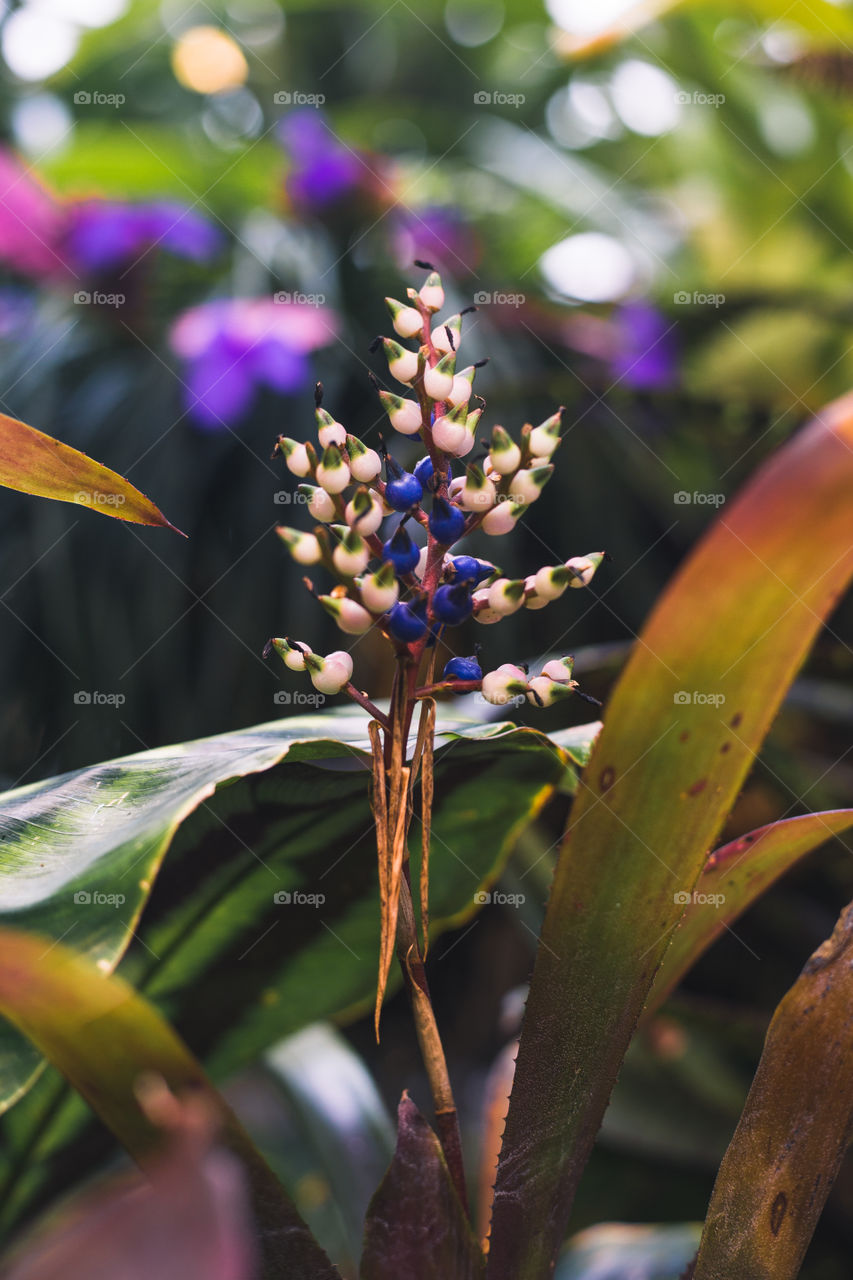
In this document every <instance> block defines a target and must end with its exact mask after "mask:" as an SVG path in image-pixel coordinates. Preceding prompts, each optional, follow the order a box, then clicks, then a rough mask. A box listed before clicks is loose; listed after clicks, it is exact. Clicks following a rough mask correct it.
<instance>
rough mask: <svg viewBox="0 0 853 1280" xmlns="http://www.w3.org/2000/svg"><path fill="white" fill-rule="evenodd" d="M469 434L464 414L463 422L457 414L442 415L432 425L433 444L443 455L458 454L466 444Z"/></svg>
mask: <svg viewBox="0 0 853 1280" xmlns="http://www.w3.org/2000/svg"><path fill="white" fill-rule="evenodd" d="M467 434H468V433H467V431H466V429H465V415H464V414H463V416H462V421H461V422H460V421H459V418H458V417H457V416H456V415H455V414H442V415H441V417H439V418H436V420H435V422H434V423H433V424H432V438H433V442H434V443H435V446H436V448H438V449H440V450H441V451H442V453H452V454H456V453H457V450H458V448H459V446H460V445H461V444H464V443H465V439H466V436H467Z"/></svg>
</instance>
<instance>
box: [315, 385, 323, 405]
mask: <svg viewBox="0 0 853 1280" xmlns="http://www.w3.org/2000/svg"><path fill="white" fill-rule="evenodd" d="M322 403H323V384H322V382H318V383H317V385H316V386H315V387H314V404H315V406H316V407H317V408H318V409H319V408H320V405H321V404H322Z"/></svg>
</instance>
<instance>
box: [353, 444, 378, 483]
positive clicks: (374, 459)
mask: <svg viewBox="0 0 853 1280" xmlns="http://www.w3.org/2000/svg"><path fill="white" fill-rule="evenodd" d="M346 443H347V456H348V457H349V469H350V473H351V474H352V478H353V480H358V481H359V483H360V484H369V483H370V481H371V480H375V479H376V477H377V476H378V475H379V472H380V471H381V470H382V459H381V458H380V456H379V454H378V453H377V452H376V450H375V449H369V448H368V447H367V445H366V444H363V443H362V441H361V440H359V438H358V436H347V442H346Z"/></svg>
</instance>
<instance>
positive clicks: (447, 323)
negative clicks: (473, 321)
mask: <svg viewBox="0 0 853 1280" xmlns="http://www.w3.org/2000/svg"><path fill="white" fill-rule="evenodd" d="M448 329H449V330H450V332H451V334H452V335H453V341H452V342H451V340H450V338H449V337H448V336H447V330H448ZM461 337H462V317H461V316H460V315H458V314H457V315H455V316H451V317H450V319H449V320H444V321H443V322H442V323H440V324H437V325H436V326H435V328H434V329H433V331H432V333H431V334H430V340H431V342H432V345H433V346H434V347H435V349H436V351H440V352H441V353H442V354H443V355H446V354H447V352H448V351H457V350H458V349H459V342H460V339H461Z"/></svg>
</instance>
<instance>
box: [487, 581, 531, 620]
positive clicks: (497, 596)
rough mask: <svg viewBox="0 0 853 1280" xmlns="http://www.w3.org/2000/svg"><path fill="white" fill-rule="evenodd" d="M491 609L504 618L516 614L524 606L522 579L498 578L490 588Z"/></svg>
mask: <svg viewBox="0 0 853 1280" xmlns="http://www.w3.org/2000/svg"><path fill="white" fill-rule="evenodd" d="M488 601H489V608H490V609H494V611H495V613H499V614H500V615H501V616H502V617H507V616H508V615H509V614H510V613H515V612H516V611H517V610H518V609H520V608H521V606H522V605H523V604H524V580H523V579H522V578H496V579H495V581H494V582H493V583H492V585H491V586H490V587H489V595H488Z"/></svg>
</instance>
